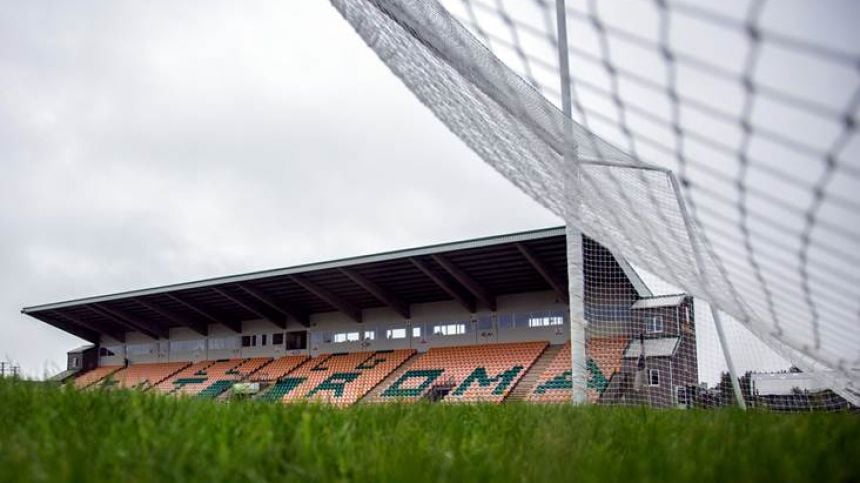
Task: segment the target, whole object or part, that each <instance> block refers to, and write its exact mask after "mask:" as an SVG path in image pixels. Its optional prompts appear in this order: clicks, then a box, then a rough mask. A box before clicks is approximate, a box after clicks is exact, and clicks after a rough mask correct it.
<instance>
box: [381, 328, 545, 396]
mask: <svg viewBox="0 0 860 483" xmlns="http://www.w3.org/2000/svg"><path fill="white" fill-rule="evenodd" d="M547 345H548V343H547V342H516V343H505V344H488V345H474V346H460V347H439V348H432V349H430V350H428V351H427V352H426V353H424V354H423V355H421V356H420V357H419V358H418V359H417V360H416V361H415V362H414V363H413V364H412V365H411V366H409V370H407V371H406V372H404V373H403V375H402V376H401V377H400V378H399V379H397V380H396V381H394V383H392V384H391V385H390V386H389V387H388V388H386V389H385V390H384V391H382V393H381V395H380V399H382V400H383V401H395V400H407V401H409V400H417V399H420V398H422V397H424V396H425V395H427V394H428V393H429V392H430V391H431V390H433V389H434V388H444V390H447V391H449V392H448V393H447V395H446V396H445V398H444V401H446V402H502V401H503V400H504V398H505V396H507V395H508V393H509V392H510V390H511V389H512V388H513V387H514V386H515V385H516V384H517V382H518V381H519V380H520V378H521V377H522V376H523V374H525V372H526V371H527V370H528V368H529V367H530V366H531V365H532V364H534V362H535V360H537V358H538V357H539V356H540V354H541V353H542V352H543V351H544V350H545V349H546V347H547Z"/></svg>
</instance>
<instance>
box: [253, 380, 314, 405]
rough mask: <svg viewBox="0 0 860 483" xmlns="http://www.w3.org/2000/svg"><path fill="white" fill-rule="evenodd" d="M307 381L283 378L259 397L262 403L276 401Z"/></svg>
mask: <svg viewBox="0 0 860 483" xmlns="http://www.w3.org/2000/svg"><path fill="white" fill-rule="evenodd" d="M305 380H307V378H306V377H285V378H283V379H281V380H280V381H278V382H276V383H275V385H274V386H273V387H272V389H270V390H269V391H268V392H266V393H265V394H263V395H262V396H261V397H260V400H262V401H278V400H280V399H283V397H284V396H286V395H287V394H289V393H290V392H292V391H293V389H295V388H297V387H299V385H300V384H301V383H303V382H305Z"/></svg>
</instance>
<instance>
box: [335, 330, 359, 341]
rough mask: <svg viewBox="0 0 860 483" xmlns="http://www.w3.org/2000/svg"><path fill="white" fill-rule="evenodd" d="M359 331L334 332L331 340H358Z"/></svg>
mask: <svg viewBox="0 0 860 483" xmlns="http://www.w3.org/2000/svg"><path fill="white" fill-rule="evenodd" d="M358 339H359V333H358V332H337V333H335V334H334V339H333V340H332V342H334V343H335V344H341V343H344V342H358Z"/></svg>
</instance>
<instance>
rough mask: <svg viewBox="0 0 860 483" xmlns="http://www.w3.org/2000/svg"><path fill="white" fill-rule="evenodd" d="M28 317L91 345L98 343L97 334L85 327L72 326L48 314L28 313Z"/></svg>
mask: <svg viewBox="0 0 860 483" xmlns="http://www.w3.org/2000/svg"><path fill="white" fill-rule="evenodd" d="M28 315H30V316H33V317H35V318H37V319H39V320H41V321H42V322H44V323H46V324H48V325H52V326H54V327H56V328H58V329H60V330H62V331H64V332H68V333H69V334H72V335H74V336H75V337H80V338H81V339H84V340H85V341H87V342H92V343H93V344H98V343H99V334H98V332H96V331H93V330H90V329H87V328H85V327H82V326H79V325H73V324H71V323H69V322H66V321H65V320H62V319H60V318H59V317H57V316H55V315H51V314H49V313H48V312H30V313H28Z"/></svg>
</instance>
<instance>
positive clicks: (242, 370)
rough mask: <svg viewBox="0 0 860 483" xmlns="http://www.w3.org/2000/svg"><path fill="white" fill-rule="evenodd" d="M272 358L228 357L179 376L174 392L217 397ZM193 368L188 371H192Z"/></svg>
mask: <svg viewBox="0 0 860 483" xmlns="http://www.w3.org/2000/svg"><path fill="white" fill-rule="evenodd" d="M270 360H271V359H270V358H268V357H255V358H251V359H227V360H221V361H217V362H215V363H214V364H212V365H210V366H207V367H205V368H203V369H199V370H197V371H196V372H194V373H193V375H191V376H185V377H184V378H180V376H177V377H176V378H174V380H173V381H172V383H173V384H174V386H175V388H174V390H173V391H174V392H175V393H178V394H184V395H188V396H198V397H203V398H215V397H217V396H218V395H219V394H221V393H222V392H224V391H226V390H227V389H229V388H231V387H232V386H233V383H235V382H237V381H240V380H242V379H244V378H246V377H247V376H248V375H250V374H251V373H253V372H254V371H256V370H258V369H259V368H260V367H263V366H264V365H265V364H267V363H268V362H269V361H270ZM192 367H193V366H192ZM190 370H191V368H189V369H188V370H187V371H188V372H190Z"/></svg>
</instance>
